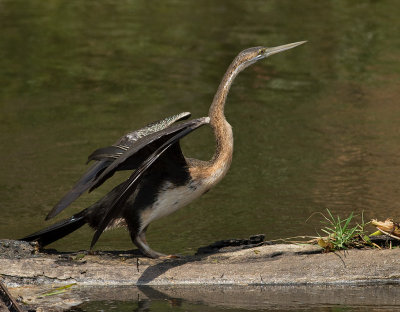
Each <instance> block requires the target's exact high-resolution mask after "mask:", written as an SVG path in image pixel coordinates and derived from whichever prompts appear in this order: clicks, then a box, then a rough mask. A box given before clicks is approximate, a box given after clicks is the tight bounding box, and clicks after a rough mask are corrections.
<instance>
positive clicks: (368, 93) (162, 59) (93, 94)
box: [0, 0, 400, 254]
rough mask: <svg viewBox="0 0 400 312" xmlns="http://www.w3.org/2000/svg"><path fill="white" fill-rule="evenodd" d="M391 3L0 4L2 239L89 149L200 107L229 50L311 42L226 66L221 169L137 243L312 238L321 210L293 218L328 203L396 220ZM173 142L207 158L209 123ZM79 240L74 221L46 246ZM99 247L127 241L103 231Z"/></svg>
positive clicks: (343, 211) (32, 224)
mask: <svg viewBox="0 0 400 312" xmlns="http://www.w3.org/2000/svg"><path fill="white" fill-rule="evenodd" d="M399 9H400V3H398V2H394V1H379V2H378V1H344V0H342V1H340V0H339V1H334V2H332V1H324V2H322V1H318V2H316V1H311V0H309V1H307V0H299V1H296V2H295V3H293V2H292V1H288V0H287V1H286V0H283V1H282V0H275V1H273V0H271V1H261V0H254V1H239V0H237V1H207V0H203V1H178V0H176V1H168V2H166V1H152V2H151V3H150V2H148V1H128V0H125V1H118V2H113V1H96V2H78V1H61V0H54V1H47V2H43V1H33V0H29V1H21V0H13V1H11V0H0V85H1V88H0V109H1V114H0V139H1V142H2V144H1V150H0V158H1V159H0V164H1V165H0V166H1V167H0V170H1V175H0V207H1V210H0V237H1V238H18V237H21V236H23V235H26V234H28V233H30V232H32V231H35V230H37V229H39V228H41V227H43V226H44V225H45V222H44V221H43V219H44V216H45V215H46V214H47V213H48V211H49V210H50V209H51V208H52V206H53V205H54V204H55V203H56V202H57V201H58V199H59V198H60V197H61V196H62V195H64V193H65V192H66V191H67V190H68V189H69V187H70V186H72V184H73V183H74V182H75V181H76V179H77V178H78V177H79V176H80V175H81V174H82V173H83V172H84V171H85V169H86V166H85V161H86V156H87V155H89V154H90V153H91V152H92V151H93V150H95V149H96V148H98V147H102V146H106V145H109V144H111V143H113V142H114V141H115V140H116V139H117V138H118V137H120V136H121V135H122V134H123V133H125V132H127V131H130V130H132V129H135V128H139V127H141V126H143V125H144V124H146V123H147V122H151V121H154V120H158V119H160V118H162V117H165V116H169V115H172V114H175V113H178V112H182V111H191V112H192V115H193V116H194V117H200V116H204V115H205V114H206V113H207V111H208V106H209V104H210V103H211V101H212V98H213V95H214V92H215V91H216V89H217V87H218V84H219V81H220V79H221V77H222V75H223V74H224V72H225V70H226V68H227V67H228V65H229V63H230V62H231V60H232V59H233V58H234V57H235V56H236V54H237V53H238V52H239V51H241V50H242V49H244V48H247V47H250V46H256V45H270V46H276V45H281V44H285V43H290V42H294V41H300V40H308V43H307V44H306V45H303V46H300V47H297V48H295V49H293V50H290V51H287V52H285V53H281V54H278V55H274V56H273V57H271V58H270V59H267V60H264V61H262V62H258V63H257V64H255V65H253V66H252V67H250V68H248V69H246V71H245V72H243V73H241V74H240V75H239V77H238V78H237V80H236V81H235V83H234V85H233V87H232V89H231V92H230V94H229V97H228V103H227V107H226V114H227V118H228V120H229V121H230V123H231V124H232V126H233V129H234V135H235V153H234V159H233V164H232V167H231V170H230V172H229V173H228V175H227V176H226V178H225V179H224V180H223V181H222V182H221V183H220V184H219V185H218V186H217V187H215V188H214V189H213V190H212V191H210V192H209V193H207V194H206V195H204V196H203V197H202V198H201V199H200V200H198V201H196V202H195V203H193V204H191V205H190V206H188V207H186V208H185V209H182V210H181V211H179V212H177V213H175V214H174V215H171V216H169V217H168V218H164V219H162V220H159V221H157V222H154V223H153V224H152V225H151V227H150V230H149V232H148V240H149V242H150V245H151V246H152V247H153V248H154V249H155V250H159V251H162V252H166V253H182V254H187V253H194V252H195V250H196V249H197V248H198V247H200V246H203V245H207V244H209V243H211V242H213V241H215V240H220V239H226V238H233V237H237V238H243V237H248V236H250V235H252V234H257V233H265V234H266V235H267V239H277V238H280V237H289V236H295V235H304V234H310V235H315V234H316V232H317V228H318V227H319V220H320V217H318V215H316V216H314V217H313V218H311V220H310V221H308V222H306V220H307V219H308V218H309V217H310V216H311V215H312V214H313V213H314V212H317V211H322V212H323V211H325V209H326V208H328V209H330V210H331V211H332V213H333V214H338V215H341V216H342V217H345V216H347V215H348V214H349V213H350V212H352V211H354V212H355V214H357V215H361V213H362V212H364V215H365V219H367V220H368V219H370V218H372V217H374V218H378V219H386V218H387V217H392V218H394V219H396V218H397V219H399V216H400V210H399V209H398V202H399V200H400V193H399V191H398V189H399V187H398V176H399V173H400V160H399V157H398V155H399V154H400V144H399V142H400V127H399V123H398V120H399V117H400V106H399V105H398V102H399V101H398V98H399V94H400V88H399V80H400V58H399V56H398V55H400V53H399V52H400V39H399V36H398V31H397V30H398V29H399V26H400V21H399V19H398V15H397V12H399ZM182 146H183V149H184V152H185V154H186V155H188V156H189V155H190V157H196V158H200V159H208V158H209V157H210V156H211V155H212V152H213V148H214V140H213V136H212V133H211V131H210V130H209V129H206V128H204V129H200V130H198V131H197V132H196V133H193V134H191V135H190V136H189V137H187V138H185V139H184V140H183V142H182ZM124 177H126V174H125V175H124V174H122V175H119V177H117V179H123V178H124ZM111 187H112V183H110V184H107V185H106V186H105V187H104V188H102V189H100V190H98V191H96V192H93V194H90V195H85V196H84V197H82V198H81V199H80V200H78V201H77V202H76V203H74V204H73V205H72V206H71V208H69V209H68V210H67V211H66V212H64V213H63V214H62V215H61V216H60V218H63V217H66V216H69V215H70V214H72V213H74V212H77V211H80V210H81V209H83V208H85V207H87V206H88V205H89V204H90V203H92V202H93V201H94V200H96V199H98V198H100V197H101V196H102V195H103V194H105V193H106V192H107V190H109V189H110V188H111ZM91 236H92V231H91V230H90V229H88V228H83V229H82V230H80V231H78V232H77V233H74V234H73V235H71V236H70V237H68V238H66V239H63V240H61V241H60V242H57V243H55V244H53V245H52V247H54V248H58V249H61V250H77V249H86V248H88V245H89V242H90V240H91ZM96 247H97V248H99V249H121V248H126V249H129V248H132V244H131V242H130V239H129V237H128V235H127V233H126V231H124V230H115V231H111V232H108V233H105V234H103V235H102V237H101V239H100V241H99V242H98V244H97V245H96Z"/></svg>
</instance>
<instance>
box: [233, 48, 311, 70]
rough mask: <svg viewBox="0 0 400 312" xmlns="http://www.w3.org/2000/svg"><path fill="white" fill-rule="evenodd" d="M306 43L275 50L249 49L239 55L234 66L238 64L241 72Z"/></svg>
mask: <svg viewBox="0 0 400 312" xmlns="http://www.w3.org/2000/svg"><path fill="white" fill-rule="evenodd" d="M305 42H307V41H299V42H294V43H289V44H284V45H281V46H278V47H273V48H267V47H253V48H249V49H246V50H243V51H242V52H240V53H239V55H238V56H237V57H236V59H235V61H234V64H236V66H237V69H238V70H239V71H241V70H243V69H245V68H246V67H248V66H250V65H251V64H254V63H255V62H257V61H259V60H261V59H263V58H266V57H268V56H271V55H273V54H276V53H279V52H282V51H286V50H289V49H291V48H294V47H297V46H298V45H301V44H303V43H305Z"/></svg>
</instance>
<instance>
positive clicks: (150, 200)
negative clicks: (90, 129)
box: [21, 41, 306, 258]
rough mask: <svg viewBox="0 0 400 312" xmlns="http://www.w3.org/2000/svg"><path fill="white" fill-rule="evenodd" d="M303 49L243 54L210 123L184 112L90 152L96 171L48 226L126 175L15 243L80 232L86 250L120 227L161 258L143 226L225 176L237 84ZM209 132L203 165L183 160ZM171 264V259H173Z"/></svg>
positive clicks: (52, 213)
mask: <svg viewBox="0 0 400 312" xmlns="http://www.w3.org/2000/svg"><path fill="white" fill-rule="evenodd" d="M305 42H306V41H299V42H294V43H289V44H285V45H280V46H276V47H264V46H258V47H252V48H248V49H245V50H243V51H241V52H240V53H239V54H238V55H237V56H236V57H235V59H234V60H233V62H232V63H231V64H230V66H229V67H228V69H227V71H226V73H225V75H224V76H223V78H222V81H221V83H220V85H219V87H218V89H217V92H216V93H215V96H214V98H213V101H212V103H211V105H210V108H209V112H208V116H206V117H201V118H196V119H192V120H187V119H188V118H189V117H190V116H191V114H190V113H188V112H183V113H180V114H176V115H174V116H171V117H168V118H165V119H162V120H159V121H156V122H153V123H151V124H148V125H147V126H145V127H143V128H141V129H139V130H136V131H132V132H129V133H127V134H126V135H124V136H122V137H121V138H120V139H119V140H117V142H116V143H114V144H113V145H111V146H108V147H103V148H99V149H97V150H95V151H94V152H93V153H92V154H90V155H89V157H88V162H89V161H95V163H94V164H93V165H92V166H91V167H90V168H89V169H88V170H87V171H86V173H85V174H84V175H83V176H82V177H81V178H80V179H79V180H78V182H76V184H75V185H74V186H73V187H72V189H71V190H70V191H69V192H68V193H67V194H66V195H65V196H64V197H63V198H62V199H61V200H60V201H59V202H58V203H57V204H56V205H55V206H54V208H53V209H52V210H51V211H50V212H49V214H48V215H47V217H46V220H48V219H51V218H53V217H55V216H56V215H57V214H59V213H60V212H61V211H62V210H64V209H65V208H66V207H68V206H69V205H70V204H71V203H72V202H73V201H74V200H75V199H77V198H78V197H79V196H81V195H82V194H83V193H84V192H85V191H89V192H90V191H92V190H94V189H95V188H97V187H99V186H100V185H101V184H103V183H104V182H105V181H106V180H107V179H109V178H111V177H112V176H113V174H114V173H115V172H116V171H120V170H131V171H132V174H131V175H130V176H129V178H127V180H125V181H124V182H122V183H120V184H119V185H117V186H116V187H114V188H113V189H112V190H111V191H110V192H109V193H108V194H106V195H105V196H104V197H103V198H101V199H100V200H98V201H97V202H95V203H94V204H92V205H91V206H89V207H87V208H85V209H84V210H82V211H81V212H79V213H77V214H74V215H73V216H71V217H69V218H67V219H64V220H61V221H59V222H57V223H55V224H53V225H50V226H48V227H46V228H44V229H42V230H40V231H38V232H35V233H33V234H31V235H28V236H26V237H24V238H22V239H21V240H24V241H37V242H38V244H39V246H41V247H44V246H46V245H48V244H50V243H52V242H54V241H56V240H58V239H60V238H62V237H64V236H66V235H68V234H70V233H72V232H74V231H75V230H77V229H79V228H80V227H81V226H83V225H84V224H88V225H89V226H90V227H92V228H93V229H94V231H95V233H94V235H93V238H92V241H91V245H90V249H92V248H93V246H94V245H95V243H96V242H97V241H98V239H99V237H100V235H101V234H102V233H103V232H104V231H105V230H107V229H110V228H114V227H120V226H125V227H127V228H128V231H129V234H130V237H131V240H132V242H133V243H134V245H136V246H137V247H138V249H139V250H140V252H141V253H142V254H143V255H144V256H146V257H149V258H160V257H167V255H165V254H163V253H160V252H157V251H155V250H153V249H151V248H150V246H149V245H148V243H147V241H146V231H147V229H148V227H149V224H150V223H151V222H153V221H155V220H157V219H160V218H162V217H164V216H167V215H169V214H171V213H173V212H174V211H176V210H178V209H180V208H182V207H184V206H186V205H188V204H189V203H190V202H192V201H193V200H195V199H196V198H198V197H200V196H201V195H202V194H204V193H206V192H207V191H208V190H209V189H211V188H212V187H213V186H215V185H216V184H217V183H218V182H220V181H221V180H222V178H223V177H224V176H225V175H226V173H227V172H228V170H229V167H230V165H231V162H232V155H233V132H232V127H231V125H230V124H229V123H228V121H227V120H226V118H225V114H224V108H225V103H226V99H227V96H228V93H229V90H230V88H231V85H232V83H233V81H234V79H235V78H236V76H237V75H238V74H239V73H240V72H241V71H243V70H244V69H245V68H247V67H248V66H250V65H252V64H254V63H255V62H257V61H259V60H261V59H264V58H267V57H269V56H271V55H273V54H276V53H279V52H282V51H286V50H288V49H292V48H294V47H296V46H299V45H301V44H303V43H305ZM204 125H208V126H210V127H211V128H212V130H213V132H214V136H215V141H216V148H215V152H214V155H213V156H212V158H211V159H210V160H209V161H203V160H198V159H193V158H188V157H185V156H184V155H183V153H182V150H181V148H180V143H179V141H180V139H181V138H183V137H185V136H186V135H188V134H189V133H191V132H192V131H194V130H196V129H198V128H199V127H202V126H204ZM171 256H172V255H171Z"/></svg>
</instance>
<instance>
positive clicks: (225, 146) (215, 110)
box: [208, 61, 240, 178]
mask: <svg viewBox="0 0 400 312" xmlns="http://www.w3.org/2000/svg"><path fill="white" fill-rule="evenodd" d="M239 72H240V68H239V67H238V66H236V62H235V61H234V62H233V63H232V64H231V65H230V66H229V68H228V70H227V71H226V73H225V75H224V77H223V79H222V81H221V83H220V85H219V87H218V90H217V93H216V94H215V96H214V99H213V102H212V104H211V106H210V110H209V114H208V116H209V117H210V125H211V127H212V128H213V130H214V134H215V138H216V143H217V146H216V151H215V154H214V156H213V158H212V159H211V161H210V165H211V167H212V168H213V169H214V170H215V171H216V172H218V174H221V178H222V177H223V176H224V175H225V173H226V172H227V171H228V169H229V166H230V164H231V161H232V154H233V133H232V127H231V126H230V124H229V123H228V121H227V120H226V118H225V114H224V108H225V102H226V98H227V96H228V93H229V89H230V87H231V85H232V82H233V80H234V79H235V77H236V76H237V74H238V73H239Z"/></svg>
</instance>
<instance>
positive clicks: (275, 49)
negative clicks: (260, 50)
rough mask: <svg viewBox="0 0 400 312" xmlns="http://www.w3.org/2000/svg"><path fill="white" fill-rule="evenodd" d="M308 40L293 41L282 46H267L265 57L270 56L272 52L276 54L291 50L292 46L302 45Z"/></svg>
mask: <svg viewBox="0 0 400 312" xmlns="http://www.w3.org/2000/svg"><path fill="white" fill-rule="evenodd" d="M306 42H307V41H299V42H293V43H289V44H284V45H281V46H278V47H273V48H267V49H266V50H265V54H264V55H265V57H268V56H270V55H272V54H276V53H279V52H282V51H286V50H289V49H291V48H294V47H297V46H299V45H301V44H303V43H306Z"/></svg>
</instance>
